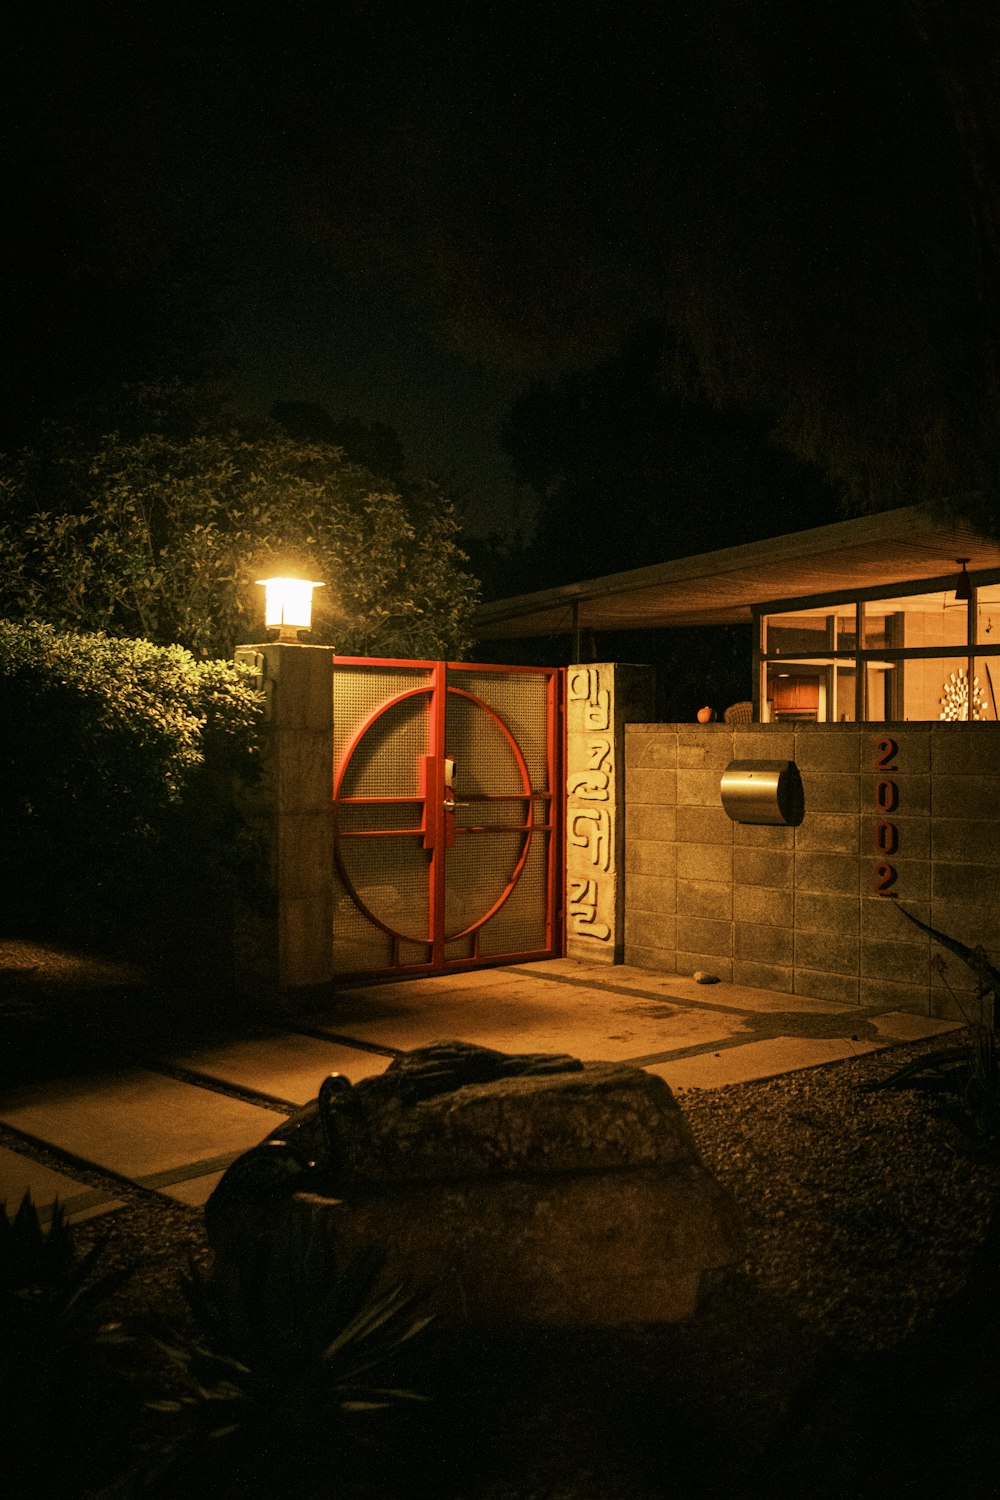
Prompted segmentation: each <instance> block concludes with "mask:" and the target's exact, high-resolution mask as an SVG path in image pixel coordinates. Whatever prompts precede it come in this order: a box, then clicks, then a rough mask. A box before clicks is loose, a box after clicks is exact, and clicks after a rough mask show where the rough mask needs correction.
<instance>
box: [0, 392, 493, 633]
mask: <svg viewBox="0 0 1000 1500" xmlns="http://www.w3.org/2000/svg"><path fill="white" fill-rule="evenodd" d="M146 417H147V421H148V422H149V423H150V424H152V425H151V426H150V427H149V428H148V429H147V430H144V431H142V432H141V433H133V434H126V435H124V436H123V435H122V434H121V433H120V432H111V433H110V434H106V435H105V436H103V437H100V438H96V439H94V438H86V437H84V436H81V435H80V434H78V433H76V432H74V433H64V432H61V431H58V430H54V429H53V430H48V431H47V432H46V433H44V434H43V435H42V436H41V438H40V439H39V442H38V444H37V445H36V447H35V448H33V449H30V450H26V451H25V452H23V453H20V454H17V455H0V553H2V555H3V557H4V568H3V569H2V570H0V614H3V615H7V616H9V617H11V618H18V619H20V618H35V619H42V620H47V621H48V622H49V623H51V624H53V625H55V626H56V627H58V628H59V629H69V630H100V631H106V632H107V633H108V634H109V635H115V636H142V637H144V638H147V639H149V640H152V641H157V642H161V643H164V644H169V643H173V642H179V643H180V644H182V645H183V646H186V647H187V648H188V649H189V650H191V651H195V652H204V653H207V654H209V655H212V656H219V657H228V656H230V655H231V654H232V651H233V648H234V646H236V645H237V644H239V643H240V642H247V641H253V640H259V639H260V637H261V623H260V621H261V608H262V602H263V597H262V594H261V590H260V589H259V588H258V587H257V584H256V580H258V579H260V578H264V577H267V576H268V575H269V574H272V573H279V574H280V573H284V572H300V573H305V574H306V576H309V577H312V578H315V579H317V580H319V581H322V582H323V583H324V584H325V585H326V587H325V588H323V589H322V590H320V591H319V593H318V595H317V598H316V601H315V606H316V607H315V613H314V628H313V633H312V636H311V640H312V641H313V642H314V643H319V644H329V645H333V646H336V648H337V649H338V650H339V651H341V652H343V653H346V654H358V653H362V654H366V655H383V656H414V657H445V656H449V657H453V656H456V655H458V654H460V653H461V651H462V650H463V649H464V648H465V647H466V646H467V645H468V633H469V620H470V618H471V614H472V611H473V608H474V606H475V599H476V584H475V581H474V579H473V578H472V577H471V576H470V575H469V574H468V572H466V571H465V565H466V563H467V559H466V557H465V555H464V554H463V553H462V552H461V551H460V550H459V547H458V532H459V519H458V516H457V514H456V511H455V507H454V506H453V505H452V504H451V502H450V501H449V500H448V499H447V497H446V496H445V495H443V494H442V493H441V491H440V490H438V489H437V487H436V486H434V485H431V484H426V485H421V486H417V485H405V486H404V485H392V486H388V485H386V484H384V483H383V482H381V481H379V480H377V479H376V478H375V477H374V476H373V475H371V474H370V473H368V471H367V470H365V469H363V468H360V467H359V466H358V465H357V464H352V463H351V462H350V461H349V460H348V459H347V458H346V457H345V455H344V453H343V451H342V450H341V449H340V448H338V447H336V446H334V445H333V444H331V443H321V442H319V443H317V442H302V441H298V440H296V439H293V438H290V437H288V436H287V435H286V434H284V433H281V432H279V431H277V430H274V431H269V432H266V433H263V434H257V435H254V436H247V435H244V434H242V433H239V432H236V431H230V430H226V431H218V430H213V431H201V430H197V429H196V428H195V429H192V428H191V427H190V426H189V428H188V430H186V431H183V432H177V431H171V430H169V429H168V430H165V428H167V424H166V423H165V421H164V419H163V414H162V413H156V412H148V413H147V414H146Z"/></svg>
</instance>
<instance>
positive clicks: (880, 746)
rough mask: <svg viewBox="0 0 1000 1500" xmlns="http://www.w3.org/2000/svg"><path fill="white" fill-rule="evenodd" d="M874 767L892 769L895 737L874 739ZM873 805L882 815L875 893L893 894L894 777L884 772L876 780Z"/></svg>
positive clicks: (896, 836) (896, 840)
mask: <svg viewBox="0 0 1000 1500" xmlns="http://www.w3.org/2000/svg"><path fill="white" fill-rule="evenodd" d="M877 751H878V753H877V756H876V760H875V768H876V770H878V771H882V772H885V771H894V770H895V769H896V765H895V760H896V755H897V753H898V751H899V746H898V745H897V744H896V741H895V740H890V739H880V740H878V741H877ZM875 806H876V808H877V809H878V811H879V812H880V813H881V815H882V816H881V818H880V820H879V822H878V823H876V825H875V853H876V854H877V855H881V858H880V860H879V862H878V864H877V865H876V866H875V893H876V895H878V896H895V895H897V892H896V891H894V890H893V886H894V885H895V884H896V867H895V865H892V864H890V863H889V859H890V857H891V856H892V855H893V854H895V852H896V850H897V849H898V848H899V829H898V828H897V827H896V825H895V823H892V822H890V821H889V818H890V815H891V814H892V813H894V812H895V811H896V808H897V807H898V806H899V788H898V786H897V785H896V783H895V782H894V781H890V780H889V778H888V777H887V776H883V777H882V778H881V779H880V780H879V781H877V782H876V783H875Z"/></svg>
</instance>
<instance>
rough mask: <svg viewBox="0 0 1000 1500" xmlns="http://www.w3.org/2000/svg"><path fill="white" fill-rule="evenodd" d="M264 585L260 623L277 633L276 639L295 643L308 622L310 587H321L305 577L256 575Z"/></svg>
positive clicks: (310, 602)
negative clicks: (263, 576) (262, 619)
mask: <svg viewBox="0 0 1000 1500" xmlns="http://www.w3.org/2000/svg"><path fill="white" fill-rule="evenodd" d="M257 582H258V583H259V584H263V587H264V625H265V627H266V628H267V629H268V630H276V631H277V632H278V641H279V643H281V642H282V641H283V642H285V644H286V645H297V644H298V639H299V631H300V630H308V629H309V627H310V625H311V624H312V593H313V589H321V588H323V587H324V585H323V584H322V583H319V582H318V581H317V580H315V579H309V578H258V580H257Z"/></svg>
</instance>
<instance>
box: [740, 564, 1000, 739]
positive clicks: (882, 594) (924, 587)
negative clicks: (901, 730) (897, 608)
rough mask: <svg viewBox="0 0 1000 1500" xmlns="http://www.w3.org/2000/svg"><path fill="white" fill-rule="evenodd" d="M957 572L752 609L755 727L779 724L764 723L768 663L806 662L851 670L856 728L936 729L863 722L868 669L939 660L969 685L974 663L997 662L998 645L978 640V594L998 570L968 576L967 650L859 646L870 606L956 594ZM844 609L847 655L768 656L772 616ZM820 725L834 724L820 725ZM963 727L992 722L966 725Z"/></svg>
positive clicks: (999, 577) (996, 579)
mask: <svg viewBox="0 0 1000 1500" xmlns="http://www.w3.org/2000/svg"><path fill="white" fill-rule="evenodd" d="M957 577H958V572H957V571H956V570H955V569H952V570H951V571H950V572H948V573H944V574H940V575H938V576H936V577H934V578H920V579H915V580H909V581H906V582H899V583H893V584H880V585H877V586H875V587H872V588H860V589H837V590H834V591H831V592H829V593H823V594H804V595H800V596H798V597H796V598H786V599H772V600H768V601H767V602H766V603H764V604H755V605H753V606H752V612H753V717H754V722H755V723H758V724H759V723H762V722H777V721H765V720H763V718H762V709H763V707H764V705H765V704H766V702H767V668H768V663H769V662H779V661H789V660H794V661H796V662H803V663H805V662H810V661H813V660H816V661H817V662H822V664H823V665H825V666H830V665H836V664H837V663H838V662H843V663H844V664H845V665H852V666H853V668H854V723H856V724H891V723H913V724H928V723H929V724H935V723H938V722H939V720H938V719H911V720H904V719H886V718H879V719H869V718H868V717H867V707H868V704H867V696H868V672H867V670H866V669H867V667H868V665H869V664H870V663H873V662H894V663H895V662H906V661H920V660H930V659H933V658H941V659H942V660H948V661H956V662H958V663H959V664H961V665H963V666H964V667H965V670H966V673H967V676H968V680H969V682H970V683H971V682H972V680H973V678H974V676H975V675H976V673H975V662H976V659H977V658H982V657H989V658H991V659H992V658H997V657H1000V641H998V643H997V645H996V646H987V645H984V644H983V643H981V642H978V641H977V639H976V636H977V633H978V630H977V626H978V592H979V589H980V588H985V587H987V586H988V585H990V584H995V583H1000V568H992V569H985V570H983V571H981V572H978V573H969V574H968V579H969V593H970V597H969V600H968V603H967V605H966V633H965V644H964V645H958V646H945V645H937V646H878V647H870V646H862V644H861V642H862V641H863V640H864V639H865V610H866V607H867V606H868V605H871V604H876V603H879V602H880V601H882V600H885V599H905V598H912V597H914V596H916V595H919V594H937V593H948V592H949V591H953V590H954V588H955V581H956V578H957ZM843 605H853V606H854V608H855V645H854V646H853V647H852V648H851V649H850V650H840V649H838V648H830V649H826V648H824V650H823V652H822V656H821V657H815V658H814V657H811V656H807V655H805V654H803V655H802V656H801V657H795V658H789V657H787V656H785V657H783V656H781V655H780V654H779V653H777V652H774V653H769V652H768V651H767V650H766V647H765V641H766V635H765V630H766V622H767V620H768V619H770V618H773V616H775V615H782V614H796V613H802V612H804V611H807V610H821V609H823V608H824V607H826V606H829V607H830V608H831V610H833V609H837V608H839V607H841V606H843ZM820 722H835V721H832V720H821V721H820ZM961 722H963V723H970V724H974V723H983V722H996V721H985V720H976V719H968V720H962V721H961Z"/></svg>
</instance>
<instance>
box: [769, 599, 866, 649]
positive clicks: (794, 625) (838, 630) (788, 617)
mask: <svg viewBox="0 0 1000 1500" xmlns="http://www.w3.org/2000/svg"><path fill="white" fill-rule="evenodd" d="M856 630H857V607H856V605H854V604H826V605H823V606H822V607H820V608H818V609H801V610H795V611H794V612H789V613H788V614H781V615H765V617H764V650H765V651H766V653H767V655H768V656H816V655H818V654H819V653H821V652H824V651H853V650H854V646H855V641H856Z"/></svg>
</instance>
